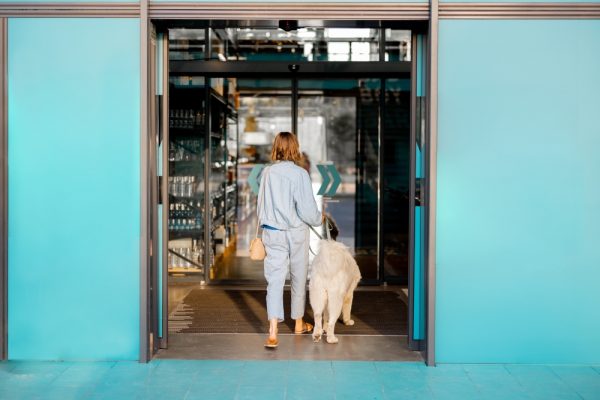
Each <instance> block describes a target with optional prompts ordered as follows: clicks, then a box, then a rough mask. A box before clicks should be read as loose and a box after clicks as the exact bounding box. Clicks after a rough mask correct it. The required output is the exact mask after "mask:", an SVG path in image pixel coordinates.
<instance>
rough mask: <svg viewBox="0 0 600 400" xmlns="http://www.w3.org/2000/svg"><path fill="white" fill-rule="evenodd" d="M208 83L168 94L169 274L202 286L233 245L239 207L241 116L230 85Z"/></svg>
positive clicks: (176, 88)
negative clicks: (237, 181)
mask: <svg viewBox="0 0 600 400" xmlns="http://www.w3.org/2000/svg"><path fill="white" fill-rule="evenodd" d="M207 83H208V84H209V86H208V87H205V86H204V84H202V85H200V86H179V85H177V84H172V85H171V87H170V93H169V95H170V110H169V152H168V155H169V156H168V157H169V177H168V191H169V206H168V207H169V219H168V229H169V254H168V270H169V272H170V273H171V274H177V275H178V276H182V277H186V276H187V277H190V278H191V279H198V276H200V278H199V279H200V280H201V281H204V280H205V279H207V278H208V279H213V278H214V277H215V271H216V270H217V269H218V268H219V264H220V263H222V259H223V257H225V255H226V254H227V250H228V248H230V247H231V246H232V245H234V244H235V243H234V242H235V240H233V238H235V231H236V218H237V201H238V200H237V198H238V196H237V185H236V179H237V176H236V175H237V158H238V157H237V141H238V131H237V112H236V107H235V105H234V104H233V103H232V102H230V101H228V100H229V99H230V98H231V96H229V95H228V89H229V83H230V80H228V79H222V80H221V81H219V82H218V84H217V85H216V87H215V85H210V81H208V82H207ZM215 89H219V90H215ZM205 196H208V197H205ZM206 238H208V243H206ZM205 266H206V267H207V268H205Z"/></svg>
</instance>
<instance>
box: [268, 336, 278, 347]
mask: <svg viewBox="0 0 600 400" xmlns="http://www.w3.org/2000/svg"><path fill="white" fill-rule="evenodd" d="M277 346H279V340H277V339H271V338H268V339H267V341H266V342H265V347H266V348H268V349H276V348H277Z"/></svg>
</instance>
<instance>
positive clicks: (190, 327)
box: [169, 288, 408, 335]
mask: <svg viewBox="0 0 600 400" xmlns="http://www.w3.org/2000/svg"><path fill="white" fill-rule="evenodd" d="M266 294H267V292H266V290H239V289H236V290H229V289H218V288H206V289H194V290H192V291H191V292H190V294H188V295H187V296H186V297H185V298H184V299H183V301H182V302H181V303H180V304H179V305H178V306H177V308H176V309H175V310H174V311H173V312H172V313H171V314H170V315H169V332H170V333H266V332H267V331H268V322H267V310H266V299H265V297H266ZM283 298H284V310H285V316H286V321H284V322H282V323H281V324H279V333H283V334H285V333H292V332H293V329H294V322H293V321H292V320H291V319H290V317H289V315H290V292H289V291H287V290H286V291H285V292H284V296H283ZM407 313H408V310H407V306H406V304H405V303H404V301H403V300H402V298H401V297H400V295H399V294H398V293H396V292H393V291H356V292H354V302H353V306H352V319H353V320H354V322H355V324H354V325H353V326H345V325H344V324H343V323H341V322H338V324H337V325H336V327H335V332H336V334H340V335H406V334H407V332H408V325H407V323H408V314H407ZM305 319H306V320H307V321H308V322H310V323H313V322H314V321H313V314H312V310H311V308H310V305H308V295H307V307H306V316H305Z"/></svg>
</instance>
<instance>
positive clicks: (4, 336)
mask: <svg viewBox="0 0 600 400" xmlns="http://www.w3.org/2000/svg"><path fill="white" fill-rule="evenodd" d="M7 55H8V19H7V18H0V156H1V160H2V161H1V163H0V182H1V183H0V237H1V238H2V243H0V361H1V360H6V359H7V357H8V118H7V117H8V102H7V99H8V70H7V64H8V60H7Z"/></svg>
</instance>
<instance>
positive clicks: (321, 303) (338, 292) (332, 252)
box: [309, 240, 361, 343]
mask: <svg viewBox="0 0 600 400" xmlns="http://www.w3.org/2000/svg"><path fill="white" fill-rule="evenodd" d="M320 245H321V246H320V250H319V254H317V256H316V257H315V259H314V261H313V264H312V272H311V279H310V284H309V289H310V305H311V306H312V309H313V312H314V315H315V330H314V331H313V335H312V336H313V340H314V341H315V342H318V341H320V340H321V336H322V335H323V331H324V329H323V322H324V323H325V324H327V326H326V327H327V329H325V332H327V343H337V342H338V339H337V338H336V337H335V332H334V328H335V323H336V321H337V320H338V318H339V317H340V313H341V314H342V320H343V321H344V324H345V325H354V321H353V320H351V319H350V310H351V309H352V297H353V294H354V289H356V285H358V282H359V281H360V279H361V276H360V270H359V269H358V265H357V264H356V261H354V258H353V257H352V255H351V254H350V252H349V251H348V248H347V247H346V246H344V245H343V244H341V243H338V242H334V241H331V240H321V242H320ZM323 320H324V321H323Z"/></svg>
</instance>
